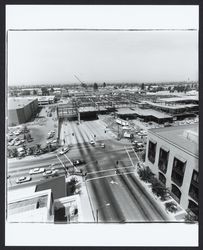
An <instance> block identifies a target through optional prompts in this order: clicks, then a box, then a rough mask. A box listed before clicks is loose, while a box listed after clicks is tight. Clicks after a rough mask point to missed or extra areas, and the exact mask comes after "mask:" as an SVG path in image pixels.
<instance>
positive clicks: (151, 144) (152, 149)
mask: <svg viewBox="0 0 203 250" xmlns="http://www.w3.org/2000/svg"><path fill="white" fill-rule="evenodd" d="M155 156H156V143H154V142H152V141H149V147H148V159H149V161H151V162H152V163H154V162H155Z"/></svg>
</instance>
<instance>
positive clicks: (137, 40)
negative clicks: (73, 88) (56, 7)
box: [8, 30, 198, 85]
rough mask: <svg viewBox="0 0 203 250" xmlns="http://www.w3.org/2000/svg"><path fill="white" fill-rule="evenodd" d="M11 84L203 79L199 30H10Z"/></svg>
mask: <svg viewBox="0 0 203 250" xmlns="http://www.w3.org/2000/svg"><path fill="white" fill-rule="evenodd" d="M8 74H9V85H21V84H57V83H78V80H77V79H76V78H75V77H74V75H76V76H77V77H78V78H79V79H81V81H83V82H85V83H94V82H98V83H102V82H107V83H114V82H118V83H119V82H124V83H126V82H167V81H187V80H194V81H196V80H197V79H198V32H197V31H170V30H166V31H70V30H69V31H68V30H65V31H56V30H55V31H53V30H52V31H51V30H49V31H9V34H8Z"/></svg>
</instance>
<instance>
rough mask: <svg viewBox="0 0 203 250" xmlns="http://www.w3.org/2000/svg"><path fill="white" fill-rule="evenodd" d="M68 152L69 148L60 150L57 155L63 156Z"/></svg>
mask: <svg viewBox="0 0 203 250" xmlns="http://www.w3.org/2000/svg"><path fill="white" fill-rule="evenodd" d="M69 150H70V148H69V147H65V148H62V149H61V151H60V152H59V154H60V155H63V154H65V153H67V152H68V151H69Z"/></svg>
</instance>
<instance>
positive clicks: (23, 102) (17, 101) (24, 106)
mask: <svg viewBox="0 0 203 250" xmlns="http://www.w3.org/2000/svg"><path fill="white" fill-rule="evenodd" d="M37 109H38V101H37V99H36V98H35V99H33V98H20V97H15V98H8V125H9V126H16V125H19V124H22V123H25V122H28V121H29V120H30V119H31V118H32V117H33V116H34V115H35V114H36V112H37Z"/></svg>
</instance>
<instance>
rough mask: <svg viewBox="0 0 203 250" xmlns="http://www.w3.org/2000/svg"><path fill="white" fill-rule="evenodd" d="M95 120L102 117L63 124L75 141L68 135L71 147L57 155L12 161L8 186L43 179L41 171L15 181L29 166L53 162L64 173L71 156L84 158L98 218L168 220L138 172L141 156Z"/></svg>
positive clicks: (111, 219)
mask: <svg viewBox="0 0 203 250" xmlns="http://www.w3.org/2000/svg"><path fill="white" fill-rule="evenodd" d="M95 122H97V123H98V122H99V121H92V122H83V123H82V124H80V125H77V124H76V122H70V123H68V125H64V126H62V134H65V133H66V134H68V133H71V139H72V141H68V139H66V144H72V148H71V150H70V151H69V152H67V153H66V154H64V155H59V154H58V157H57V156H56V152H52V153H49V154H47V155H42V156H37V157H32V158H31V157H30V158H29V160H28V158H27V159H26V158H25V159H21V160H11V161H9V163H8V176H10V178H9V181H8V186H9V189H14V188H16V187H26V186H31V185H36V184H37V183H39V181H42V180H44V177H43V175H42V174H37V175H34V176H32V180H31V181H30V182H28V183H24V184H16V183H15V180H16V178H17V177H20V176H25V175H29V170H30V169H32V168H35V167H44V168H46V169H49V168H50V165H51V164H54V168H56V169H58V171H59V175H64V174H65V169H68V171H70V172H72V171H73V167H72V166H71V163H70V160H71V161H72V160H75V159H81V160H84V161H85V164H82V165H81V166H79V167H77V168H78V169H82V170H83V173H86V177H85V178H84V181H85V183H86V187H87V191H88V194H89V200H90V203H91V208H92V212H93V214H94V218H95V221H98V222H137V221H163V220H164V221H167V220H168V218H167V215H166V213H165V212H164V211H162V209H161V208H160V207H159V204H158V203H157V202H156V201H155V200H154V199H153V198H152V197H151V195H150V194H149V193H147V192H146V190H145V188H144V187H143V186H142V185H141V183H140V181H139V180H138V179H137V176H136V175H135V169H136V163H137V162H138V159H137V157H136V155H135V153H134V151H133V150H132V147H131V146H130V145H129V144H122V143H121V142H118V141H116V140H115V139H113V138H112V135H110V134H108V132H107V133H105V130H102V131H101V129H100V128H99V126H95ZM66 126H67V128H66ZM70 128H71V129H70ZM88 129H89V133H88ZM104 129H105V128H104ZM64 131H65V133H64ZM90 131H91V133H90ZM72 133H74V135H73V134H72ZM92 135H93V136H92ZM94 135H96V137H95V136H94ZM94 138H95V141H96V144H95V145H91V144H90V142H89V141H90V140H91V139H94ZM73 141H74V142H73ZM101 142H103V143H105V148H102V147H101ZM59 159H60V160H59ZM49 178H52V177H49Z"/></svg>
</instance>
